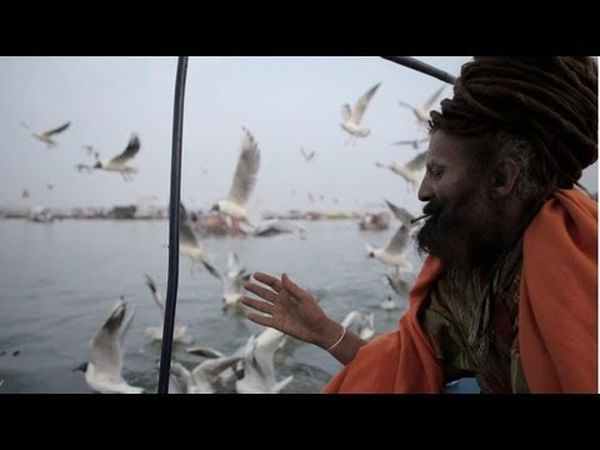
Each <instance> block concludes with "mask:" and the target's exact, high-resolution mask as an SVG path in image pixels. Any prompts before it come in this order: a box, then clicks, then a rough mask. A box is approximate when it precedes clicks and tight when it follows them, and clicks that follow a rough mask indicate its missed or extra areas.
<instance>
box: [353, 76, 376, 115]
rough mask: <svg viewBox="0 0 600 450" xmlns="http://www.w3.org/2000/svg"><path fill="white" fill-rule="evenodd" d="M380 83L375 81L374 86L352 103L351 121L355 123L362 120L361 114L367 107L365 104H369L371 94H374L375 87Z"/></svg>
mask: <svg viewBox="0 0 600 450" xmlns="http://www.w3.org/2000/svg"><path fill="white" fill-rule="evenodd" d="M380 85H381V82H379V83H377V84H376V85H375V86H373V87H372V88H371V89H369V90H368V91H367V92H365V93H364V94H363V96H362V97H361V98H359V99H358V100H357V101H356V103H355V104H354V109H353V110H352V121H353V122H354V123H355V124H356V125H358V124H360V121H361V120H362V117H363V114H364V113H365V110H366V109H367V105H368V104H369V101H370V100H371V97H373V95H375V92H377V89H379V86H380Z"/></svg>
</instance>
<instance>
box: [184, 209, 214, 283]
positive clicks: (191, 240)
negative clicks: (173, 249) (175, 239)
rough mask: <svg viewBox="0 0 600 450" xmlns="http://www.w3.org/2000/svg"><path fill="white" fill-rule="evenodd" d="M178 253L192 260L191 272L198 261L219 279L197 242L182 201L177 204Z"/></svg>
mask: <svg viewBox="0 0 600 450" xmlns="http://www.w3.org/2000/svg"><path fill="white" fill-rule="evenodd" d="M179 253H180V254H182V255H184V256H187V257H188V258H190V260H191V261H192V269H191V270H192V273H193V271H194V267H196V264H197V263H198V262H200V263H202V265H203V266H204V267H205V268H206V270H208V272H209V273H210V274H211V275H212V276H213V277H215V278H218V279H221V275H220V274H219V271H218V270H217V269H215V267H214V266H213V265H212V264H211V263H210V262H209V261H208V256H207V255H206V253H205V252H204V250H203V249H202V247H201V246H200V244H199V243H198V239H196V235H195V234H194V231H193V230H192V227H191V226H190V223H189V218H188V215H187V212H186V210H185V207H184V206H183V203H181V204H180V206H179Z"/></svg>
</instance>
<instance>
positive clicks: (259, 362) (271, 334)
mask: <svg viewBox="0 0 600 450" xmlns="http://www.w3.org/2000/svg"><path fill="white" fill-rule="evenodd" d="M286 337H287V336H286V335H285V334H284V333H282V332H281V331H278V330H275V329H274V328H266V329H265V331H263V332H262V333H261V334H260V335H259V336H258V337H257V336H256V335H252V336H250V338H249V339H248V341H247V343H246V347H245V350H244V376H243V377H242V378H241V379H239V380H237V381H236V382H235V388H236V390H237V391H238V392H239V393H240V394H245V393H272V394H276V393H278V392H280V391H281V390H282V389H283V388H284V387H285V386H287V385H288V384H289V383H290V382H291V381H292V380H293V378H294V376H293V375H290V376H288V377H287V378H285V379H283V380H281V381H279V382H278V381H275V367H274V365H273V357H274V355H275V352H276V351H277V349H278V348H280V347H281V345H282V343H283V341H284V340H285V338H286Z"/></svg>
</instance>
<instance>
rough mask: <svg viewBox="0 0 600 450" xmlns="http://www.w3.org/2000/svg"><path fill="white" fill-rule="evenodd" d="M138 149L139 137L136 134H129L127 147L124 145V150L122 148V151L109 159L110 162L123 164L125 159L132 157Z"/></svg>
mask: <svg viewBox="0 0 600 450" xmlns="http://www.w3.org/2000/svg"><path fill="white" fill-rule="evenodd" d="M139 150H140V139H139V138H138V136H137V135H136V134H134V135H132V136H131V138H129V142H128V143H127V147H125V150H123V153H121V154H120V155H119V156H115V157H114V158H113V159H111V160H110V162H111V163H115V164H125V163H126V162H127V161H129V160H130V159H131V158H133V157H134V156H135V155H136V154H137V152H139Z"/></svg>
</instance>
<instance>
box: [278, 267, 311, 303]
mask: <svg viewBox="0 0 600 450" xmlns="http://www.w3.org/2000/svg"><path fill="white" fill-rule="evenodd" d="M281 283H282V286H283V288H284V289H285V290H287V291H288V292H289V293H290V294H292V295H293V296H294V297H296V299H297V300H303V299H304V296H305V295H306V291H305V290H304V289H302V288H301V287H300V286H298V285H297V284H295V283H293V282H292V280H290V277H288V276H287V274H285V273H284V274H283V276H282V277H281Z"/></svg>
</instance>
